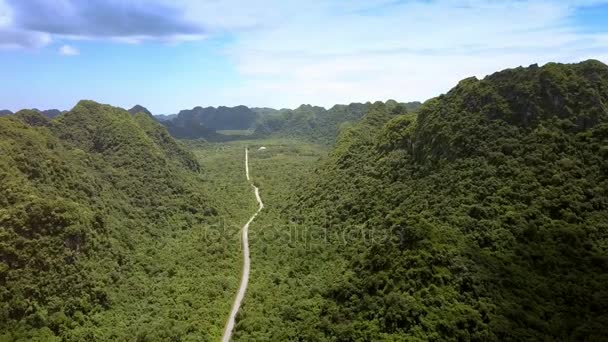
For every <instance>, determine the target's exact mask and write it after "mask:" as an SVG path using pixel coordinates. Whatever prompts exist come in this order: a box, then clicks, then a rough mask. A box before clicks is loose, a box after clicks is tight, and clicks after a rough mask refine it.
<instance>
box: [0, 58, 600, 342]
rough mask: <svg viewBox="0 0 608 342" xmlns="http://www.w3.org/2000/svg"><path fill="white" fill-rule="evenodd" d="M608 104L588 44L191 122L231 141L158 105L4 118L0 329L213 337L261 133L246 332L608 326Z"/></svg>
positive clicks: (376, 334)
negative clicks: (584, 56)
mask: <svg viewBox="0 0 608 342" xmlns="http://www.w3.org/2000/svg"><path fill="white" fill-rule="evenodd" d="M607 104H608V66H606V65H604V64H602V63H600V62H597V61H587V62H583V63H580V64H573V65H564V64H548V65H545V66H543V67H538V66H535V65H534V66H531V67H529V68H516V69H511V70H505V71H502V72H498V73H496V74H493V75H491V76H488V77H486V78H485V79H483V80H478V79H475V78H469V79H465V80H463V81H461V82H460V83H459V84H458V85H457V86H456V87H455V88H453V89H452V90H451V91H449V92H448V93H447V94H445V95H441V96H439V97H437V98H434V99H431V100H429V101H427V102H426V103H425V104H423V105H422V106H421V107H420V108H418V104H402V103H397V102H395V101H388V102H386V103H383V102H376V103H367V104H351V105H348V106H334V107H333V108H332V109H330V110H325V109H323V108H320V107H312V106H301V107H300V108H298V109H296V110H293V111H292V110H273V109H268V108H254V109H251V112H252V113H253V115H254V117H255V118H256V119H255V122H254V124H250V125H247V127H245V126H243V127H224V129H225V130H224V131H221V133H223V134H221V133H218V132H216V130H217V129H218V127H215V128H213V129H209V128H207V127H205V126H204V125H202V124H200V123H199V124H196V122H195V121H196V120H194V121H192V122H191V123H192V125H190V124H188V125H184V126H183V127H182V128H183V129H187V130H189V131H188V132H189V133H188V134H186V136H188V137H189V138H199V137H200V134H199V133H200V129H203V130H205V132H206V133H209V134H211V135H210V136H211V137H212V138H213V137H215V138H217V140H220V141H223V140H226V141H227V140H232V141H230V142H223V143H217V142H216V143H209V142H208V141H205V140H188V141H186V142H185V145H184V143H180V142H176V141H175V140H174V139H173V138H172V137H171V136H170V135H169V133H168V131H167V130H166V129H165V128H164V127H163V126H161V125H160V124H159V123H158V122H156V121H155V120H154V119H153V118H151V116H150V115H149V112H147V111H145V108H143V107H134V108H133V109H132V110H131V111H130V112H127V111H125V110H122V109H119V108H114V107H110V106H104V105H99V104H97V103H94V102H91V101H82V102H80V103H79V104H78V105H77V106H76V107H75V108H74V109H73V110H71V111H70V112H67V113H63V114H61V115H59V116H58V117H56V118H54V119H49V118H47V117H45V116H44V115H42V114H41V113H40V112H38V111H35V110H26V111H20V112H18V113H16V114H15V115H11V116H9V117H2V118H0V203H1V205H0V228H1V229H0V340H8V341H12V340H18V341H29V340H40V341H47V340H51V341H52V340H57V341H60V340H65V341H81V340H87V341H89V340H90V341H95V340H139V341H156V340H174V341H194V340H196V341H198V340H205V341H212V340H217V339H219V337H220V336H221V334H222V329H223V327H224V323H225V320H226V318H227V317H228V312H229V310H230V306H231V304H232V300H233V298H234V295H235V293H236V290H237V287H238V284H239V280H240V270H241V265H242V259H241V258H242V255H241V249H240V236H239V232H240V229H241V227H242V225H243V224H244V223H245V222H246V221H247V219H248V218H249V217H250V216H251V214H252V213H254V212H255V210H256V208H257V205H256V201H255V198H254V196H253V195H252V191H251V187H250V185H249V183H248V182H247V180H246V179H245V174H244V160H243V157H244V149H245V147H249V150H250V154H249V157H250V173H251V176H252V179H253V182H254V183H255V184H256V185H257V186H259V188H260V193H261V196H262V198H263V200H264V203H265V208H264V210H263V211H262V212H261V213H260V214H259V215H258V216H257V218H256V220H255V221H254V222H253V223H252V224H251V226H250V233H249V235H250V239H249V240H250V247H251V261H252V262H251V266H252V268H251V277H250V286H249V289H248V290H247V294H246V297H245V299H244V302H243V306H242V307H241V311H240V312H239V315H238V317H237V325H236V331H235V333H234V335H233V336H234V339H235V340H241V341H266V340H268V341H290V340H299V341H429V340H430V341H522V340H532V341H541V340H542V341H546V340H561V341H571V340H572V341H601V340H605V339H606V336H608V328H606V327H608V309H607V308H608V290H607V289H606V286H605V284H607V283H608V250H607V249H608V178H607V177H606V176H607V174H608V107H607ZM196 115H198V114H196ZM210 117H211V116H210ZM218 120H219V119H218ZM220 121H221V120H220ZM220 121H217V120H216V122H220ZM250 123H251V122H250ZM254 127H255V131H254V130H253V128H254ZM190 133H192V134H190ZM269 137H270V138H269ZM207 138H208V136H207ZM215 138H213V139H208V140H214V139H215ZM236 140H238V141H236ZM332 145H333V147H332V148H331V150H329V146H332ZM261 146H264V147H266V149H259V148H260V147H261ZM186 147H187V148H186Z"/></svg>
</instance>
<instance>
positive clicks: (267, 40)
mask: <svg viewBox="0 0 608 342" xmlns="http://www.w3.org/2000/svg"><path fill="white" fill-rule="evenodd" d="M586 59H597V60H600V61H602V62H604V63H608V0H606V1H602V0H572V1H570V0H517V1H498V0H466V1H465V0H452V1H447V0H409V1H407V0H406V1H399V0H348V1H346V0H307V1H293V0H292V1H290V0H148V1H144V0H87V1H82V0H53V1H50V0H0V76H1V77H2V79H3V84H2V86H1V89H0V90H1V91H0V109H10V110H13V111H15V110H19V109H22V108H39V109H50V108H57V109H61V110H67V109H70V108H72V107H73V106H74V105H75V104H76V103H77V102H78V101H79V100H81V99H91V100H95V101H98V102H102V103H109V104H112V105H115V106H120V107H124V108H130V107H131V106H133V105H135V104H141V105H143V106H145V107H147V108H148V109H150V110H151V111H152V112H153V113H155V114H169V113H177V112H178V111H179V110H181V109H184V108H192V107H195V106H219V105H225V106H234V105H240V104H243V105H248V106H257V107H275V108H294V107H297V106H298V105H300V104H314V105H321V106H325V107H330V106H332V105H334V104H337V103H351V102H366V101H376V100H383V101H384V100H387V99H395V100H398V101H404V102H405V101H414V100H419V101H424V100H426V99H429V98H432V97H434V96H437V95H439V94H441V93H445V92H447V91H448V90H449V89H451V88H452V87H453V86H455V85H456V84H457V83H458V81H459V80H461V79H463V78H466V77H470V76H477V77H479V78H481V77H484V76H485V75H488V74H491V73H493V72H495V71H499V70H502V69H505V68H513V67H517V66H522V65H523V66H528V65H530V64H534V63H538V64H541V65H542V64H545V63H547V62H563V63H573V62H579V61H582V60H586Z"/></svg>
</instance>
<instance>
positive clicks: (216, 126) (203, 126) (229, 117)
mask: <svg viewBox="0 0 608 342" xmlns="http://www.w3.org/2000/svg"><path fill="white" fill-rule="evenodd" d="M256 119H257V114H256V113H255V112H254V111H252V110H251V109H249V108H248V107H246V106H237V107H223V106H221V107H218V108H215V107H206V108H203V107H195V108H193V109H191V110H182V111H180V112H179V114H177V117H175V118H173V119H172V120H170V121H164V122H163V124H165V125H166V126H167V128H168V130H169V132H171V134H172V135H173V136H174V137H176V138H186V139H192V138H207V137H210V136H213V133H215V131H218V130H245V129H249V128H250V127H252V126H253V124H254V123H255V121H256Z"/></svg>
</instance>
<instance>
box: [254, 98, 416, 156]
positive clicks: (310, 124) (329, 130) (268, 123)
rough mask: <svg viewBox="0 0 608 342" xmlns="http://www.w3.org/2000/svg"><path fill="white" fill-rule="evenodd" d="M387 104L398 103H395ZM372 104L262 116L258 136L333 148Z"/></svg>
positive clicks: (309, 108)
mask: <svg viewBox="0 0 608 342" xmlns="http://www.w3.org/2000/svg"><path fill="white" fill-rule="evenodd" d="M387 103H390V104H392V105H394V104H397V102H395V101H392V100H390V101H388V102H387ZM370 105H371V104H370V103H365V104H363V103H351V104H349V105H335V106H333V107H332V108H330V109H328V110H326V109H325V108H323V107H317V106H311V105H302V106H300V107H298V108H296V109H294V110H289V109H287V110H285V109H284V110H281V111H279V112H278V113H273V114H272V115H267V116H265V117H262V118H261V119H260V122H259V123H258V124H257V125H256V130H255V135H256V136H259V137H267V136H271V137H279V138H292V139H298V140H304V141H308V142H313V143H317V144H323V145H332V144H333V143H335V140H336V137H337V136H338V134H339V132H340V130H341V129H343V128H344V127H347V126H348V125H351V124H353V123H354V122H356V121H357V120H359V119H360V118H361V117H362V116H363V115H364V114H365V113H366V112H367V111H368V110H369V107H370ZM403 105H404V107H405V108H407V109H409V110H412V111H413V110H416V109H417V108H418V107H419V106H420V103H419V102H411V103H406V104H403Z"/></svg>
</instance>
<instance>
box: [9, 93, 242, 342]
mask: <svg viewBox="0 0 608 342" xmlns="http://www.w3.org/2000/svg"><path fill="white" fill-rule="evenodd" d="M199 172H200V166H199V163H198V162H197V160H196V159H195V157H194V155H193V154H192V153H190V152H188V151H187V150H185V149H184V148H183V147H182V146H181V145H180V144H178V143H177V142H175V141H174V140H173V139H172V138H171V137H170V136H169V135H168V133H167V132H166V130H165V129H164V128H163V127H162V126H160V125H159V124H158V123H156V122H155V121H154V120H152V119H151V118H150V117H149V116H148V115H147V114H145V113H139V114H135V115H134V116H133V115H131V114H130V113H128V112H127V111H125V110H122V109H119V108H115V107H111V106H106V105H100V104H97V103H94V102H92V101H81V102H80V103H79V104H78V105H77V106H76V107H74V108H73V109H72V110H71V111H69V112H67V113H65V114H63V115H60V116H59V117H57V118H56V119H53V120H50V119H48V118H46V117H44V116H42V115H41V114H40V113H38V112H36V111H21V112H19V113H17V114H16V115H14V116H10V117H3V118H0V179H1V181H0V227H1V228H2V229H0V331H1V333H0V339H8V340H24V341H25V340H28V341H29V340H37V339H38V340H45V341H46V340H66V341H82V340H89V341H92V340H111V339H121V338H123V339H124V338H127V337H128V338H137V339H140V340H149V339H164V340H167V339H180V338H185V337H186V336H188V335H192V336H197V338H199V339H203V340H210V339H212V336H213V335H210V334H214V330H213V329H217V330H218V331H221V325H222V323H223V318H219V319H218V318H217V317H225V315H226V314H227V312H228V309H229V301H230V296H225V297H224V293H225V292H227V291H228V292H232V290H233V288H232V287H234V288H236V287H235V286H234V285H230V286H229V285H227V284H226V283H224V281H222V280H221V279H222V278H221V277H222V276H223V275H226V276H227V277H229V275H230V274H231V273H232V272H234V273H238V265H236V262H232V259H231V257H232V255H237V253H238V251H237V249H236V248H234V251H231V250H230V248H231V247H230V246H231V245H230V244H228V243H226V242H225V241H221V240H218V241H212V242H206V241H204V240H202V237H203V236H204V234H205V233H204V229H205V228H204V227H205V226H206V225H208V224H209V223H211V222H214V221H216V220H217V210H216V209H215V208H214V207H213V206H211V204H210V200H209V199H208V198H207V196H206V194H205V188H204V183H202V182H201V179H200V175H199ZM211 250H212V251H213V253H212V254H213V255H212V256H211V255H209V254H208V253H209V252H210V251H211ZM193 259H196V260H198V263H197V264H196V265H190V263H189V262H188V263H186V262H184V261H185V260H188V261H191V260H193ZM213 260H217V261H213ZM233 264H234V266H232V265H233ZM214 269H216V270H218V271H217V272H213V271H212V270H214ZM214 279H215V280H214ZM200 284H205V290H204V291H194V289H196V288H198V286H200ZM224 302H225V303H224ZM182 316H183V317H182ZM184 317H187V318H184ZM218 331H216V332H215V336H216V335H218V334H219V333H221V332H218Z"/></svg>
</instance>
